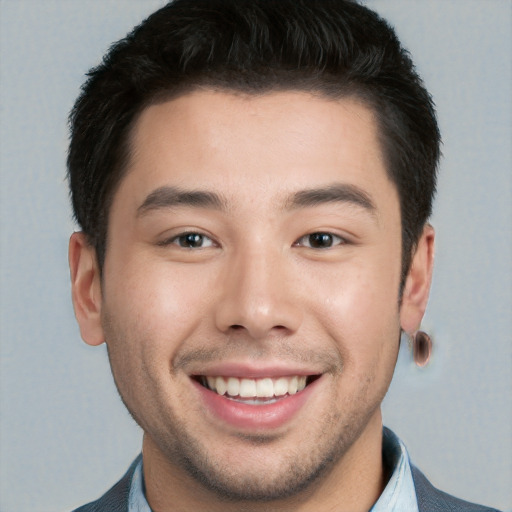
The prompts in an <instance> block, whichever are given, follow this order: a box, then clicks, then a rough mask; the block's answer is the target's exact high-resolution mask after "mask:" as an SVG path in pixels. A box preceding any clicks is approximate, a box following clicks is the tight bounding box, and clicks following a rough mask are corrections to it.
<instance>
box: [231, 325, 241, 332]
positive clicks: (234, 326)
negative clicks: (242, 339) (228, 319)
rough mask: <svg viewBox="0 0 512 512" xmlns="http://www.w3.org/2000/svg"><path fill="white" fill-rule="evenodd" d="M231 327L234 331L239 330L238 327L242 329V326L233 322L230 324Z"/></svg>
mask: <svg viewBox="0 0 512 512" xmlns="http://www.w3.org/2000/svg"><path fill="white" fill-rule="evenodd" d="M231 329H233V330H234V331H239V330H240V329H243V326H241V325H238V324H235V325H232V326H231Z"/></svg>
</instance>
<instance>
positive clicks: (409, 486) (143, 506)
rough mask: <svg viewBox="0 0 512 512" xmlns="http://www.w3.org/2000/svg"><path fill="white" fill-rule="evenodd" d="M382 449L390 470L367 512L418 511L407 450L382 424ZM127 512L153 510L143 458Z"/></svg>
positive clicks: (135, 475) (136, 469)
mask: <svg viewBox="0 0 512 512" xmlns="http://www.w3.org/2000/svg"><path fill="white" fill-rule="evenodd" d="M382 453H383V457H384V460H385V461H386V464H387V465H388V466H389V467H391V468H392V469H393V472H392V474H391V478H390V479H389V481H388V483H387V485H386V487H385V489H384V491H383V493H382V494H381V496H380V498H379V499H378V500H377V503H375V505H373V507H372V508H371V509H370V511H369V512H391V511H392V512H418V502H417V500H416V491H415V489H414V481H413V479H412V472H411V464H410V461H409V454H408V453H407V449H406V448H405V445H404V444H403V443H402V441H400V439H398V437H397V436H396V435H395V434H394V433H393V432H392V431H391V430H389V429H388V428H385V427H384V431H383V442H382ZM128 512H152V511H151V508H150V507H149V504H148V502H147V500H146V497H145V495H144V475H143V471H142V458H141V460H140V461H139V463H138V464H137V467H136V468H135V472H134V473H133V477H132V481H131V485H130V495H129V498H128Z"/></svg>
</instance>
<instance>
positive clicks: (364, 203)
mask: <svg viewBox="0 0 512 512" xmlns="http://www.w3.org/2000/svg"><path fill="white" fill-rule="evenodd" d="M325 203H349V204H352V205H355V206H359V207H361V208H364V209H365V210H367V211H368V212H370V213H372V214H373V213H375V211H376V209H377V208H376V206H375V204H374V202H373V201H372V199H371V197H370V196H369V195H368V194H367V193H366V192H365V191H364V190H362V189H361V188H359V187H357V186H355V185H349V184H346V183H336V184H333V185H328V186H326V187H322V188H315V189H309V190H301V191H299V192H297V193H295V194H293V196H292V197H291V198H290V199H289V200H288V201H287V203H286V208H287V209H290V210H293V209H296V208H307V207H310V206H319V205H321V204H325Z"/></svg>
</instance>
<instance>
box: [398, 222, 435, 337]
mask: <svg viewBox="0 0 512 512" xmlns="http://www.w3.org/2000/svg"><path fill="white" fill-rule="evenodd" d="M434 238H435V233H434V228H433V227H432V226H431V225H430V224H425V227H424V228H423V233H422V235H421V237H420V239H419V240H418V244H417V245H416V251H415V252H414V255H413V257H412V262H411V266H410V268H409V272H408V274H407V278H406V281H405V286H404V291H403V295H402V304H401V308H400V326H401V327H402V329H403V330H404V331H405V332H407V333H409V334H411V333H414V332H416V331H417V330H418V329H419V327H420V324H421V320H422V318H423V315H424V313H425V309H426V308H427V302H428V296H429V292H430V284H431V282H432V270H433V267H434Z"/></svg>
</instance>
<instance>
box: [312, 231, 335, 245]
mask: <svg viewBox="0 0 512 512" xmlns="http://www.w3.org/2000/svg"><path fill="white" fill-rule="evenodd" d="M309 243H310V244H311V247H315V248H323V247H331V246H332V235H330V234H329V233H313V234H312V235H309Z"/></svg>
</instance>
